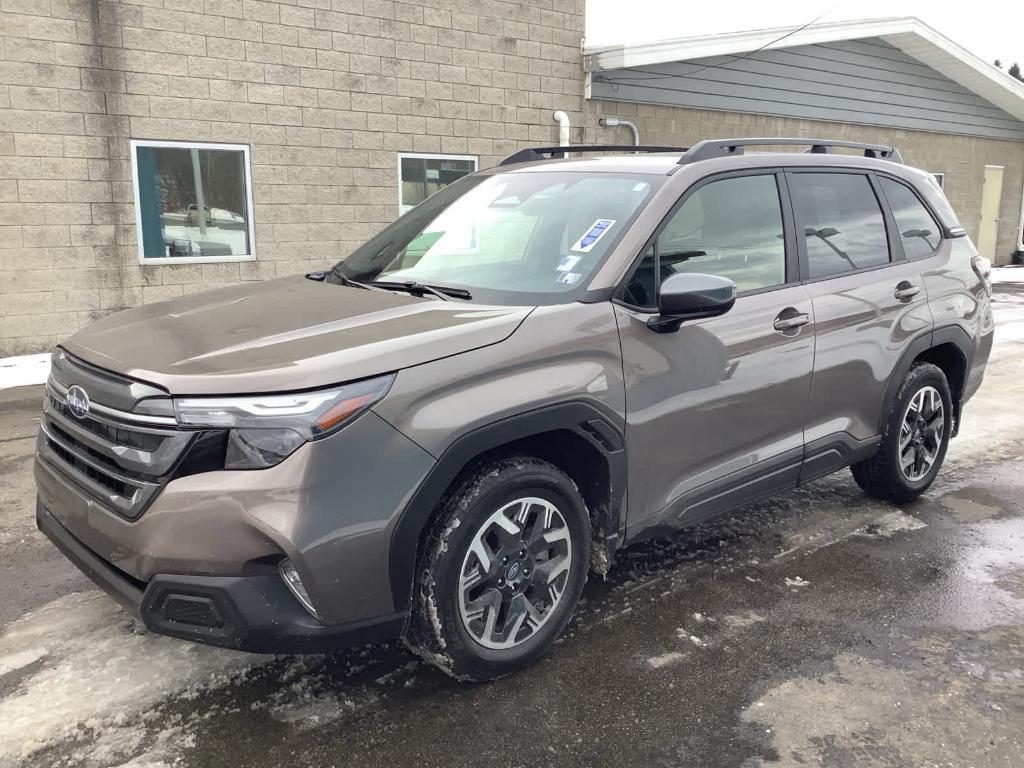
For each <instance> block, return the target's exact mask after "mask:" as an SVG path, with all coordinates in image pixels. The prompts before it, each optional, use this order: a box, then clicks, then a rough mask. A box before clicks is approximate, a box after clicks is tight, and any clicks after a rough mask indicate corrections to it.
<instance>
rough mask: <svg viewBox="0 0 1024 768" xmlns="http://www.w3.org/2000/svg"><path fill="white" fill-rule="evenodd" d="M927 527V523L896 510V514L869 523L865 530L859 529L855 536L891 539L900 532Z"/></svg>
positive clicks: (889, 514)
mask: <svg viewBox="0 0 1024 768" xmlns="http://www.w3.org/2000/svg"><path fill="white" fill-rule="evenodd" d="M927 527H928V524H927V523H925V522H923V521H921V520H918V519H917V518H916V517H911V516H910V515H908V514H906V513H905V512H900V511H899V510H896V511H895V512H889V513H888V514H885V515H882V516H881V517H880V518H878V519H877V520H876V521H875V522H873V523H869V524H868V525H865V526H864V527H863V528H858V529H857V530H856V531H854V533H853V535H854V536H868V537H871V538H889V537H891V536H892V535H893V534H895V533H899V532H900V531H916V530H918V529H920V528H927Z"/></svg>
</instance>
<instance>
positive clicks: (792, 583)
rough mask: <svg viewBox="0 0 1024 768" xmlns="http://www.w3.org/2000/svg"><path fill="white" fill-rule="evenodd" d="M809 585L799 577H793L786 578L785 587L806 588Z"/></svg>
mask: <svg viewBox="0 0 1024 768" xmlns="http://www.w3.org/2000/svg"><path fill="white" fill-rule="evenodd" d="M810 583H811V582H809V581H807V580H805V579H803V578H801V577H800V576H795V577H793V578H790V577H789V576H787V577H786V586H787V587H806V586H807V585H808V584H810Z"/></svg>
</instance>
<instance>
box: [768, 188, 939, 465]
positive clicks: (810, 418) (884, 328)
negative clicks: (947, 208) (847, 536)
mask: <svg viewBox="0 0 1024 768" xmlns="http://www.w3.org/2000/svg"><path fill="white" fill-rule="evenodd" d="M787 182H788V184H787V186H788V188H789V191H790V196H791V199H792V203H793V214H794V218H795V223H796V230H797V243H798V252H799V254H800V269H801V274H802V276H803V278H804V284H805V285H806V287H807V290H808V291H809V292H810V295H811V303H812V306H813V309H814V321H815V358H814V375H813V377H812V380H811V392H810V399H809V401H808V408H807V423H806V427H805V431H806V440H807V456H806V459H805V462H806V464H805V468H804V470H803V473H802V477H801V480H806V479H810V478H812V477H816V476H819V475H822V474H825V473H827V472H830V471H832V470H834V469H837V468H839V467H841V466H843V465H844V464H847V463H850V462H852V461H855V460H858V459H859V458H862V457H865V455H866V454H870V453H871V452H872V451H873V450H874V447H875V445H876V444H877V440H878V436H879V431H880V428H881V416H882V410H883V402H884V399H885V394H886V391H887V388H888V387H889V383H890V379H891V378H892V376H893V372H894V371H895V370H896V368H897V364H898V362H899V360H900V358H901V356H902V355H903V353H904V351H905V350H906V348H907V345H908V343H909V341H910V340H911V339H912V338H914V337H915V336H917V335H919V334H920V333H922V332H926V331H928V330H929V329H930V328H931V315H930V312H929V310H928V302H927V294H926V292H925V290H924V284H923V280H922V277H921V273H920V267H919V264H918V263H916V262H913V261H907V260H906V259H905V257H904V255H903V248H902V245H901V243H900V239H899V234H898V233H897V232H896V231H895V227H894V225H893V222H892V218H891V214H890V213H889V210H888V208H887V206H886V205H885V204H884V200H885V198H884V196H883V195H882V194H881V190H880V187H879V185H878V180H877V179H876V178H875V177H874V176H873V175H872V174H869V173H867V172H859V171H849V170H835V169H814V170H800V171H795V170H794V171H790V172H789V173H787ZM932 236H933V237H934V235H932Z"/></svg>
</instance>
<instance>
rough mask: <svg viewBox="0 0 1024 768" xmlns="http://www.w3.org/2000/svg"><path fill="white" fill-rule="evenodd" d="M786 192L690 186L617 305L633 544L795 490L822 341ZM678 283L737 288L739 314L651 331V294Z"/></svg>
mask: <svg viewBox="0 0 1024 768" xmlns="http://www.w3.org/2000/svg"><path fill="white" fill-rule="evenodd" d="M780 183H781V184H784V181H783V175H782V174H781V173H776V172H774V171H772V170H770V169H769V170H757V171H748V172H741V173H734V174H730V175H727V176H724V177H712V178H710V179H708V180H705V181H703V182H699V183H698V184H697V185H695V186H694V187H691V188H690V189H689V190H688V191H687V193H686V194H685V195H684V196H683V197H682V198H681V200H680V202H679V203H677V205H676V207H675V209H674V210H673V212H672V213H671V214H670V215H669V216H668V217H667V218H666V220H665V222H663V224H662V226H661V227H660V228H659V230H658V232H657V233H656V234H655V236H654V237H652V239H651V242H650V243H649V244H648V246H647V248H646V249H645V251H644V253H643V254H642V256H641V258H640V259H639V260H638V262H637V264H636V266H635V267H634V270H633V272H632V274H631V275H630V276H629V277H627V279H626V281H625V283H624V285H623V286H622V289H621V291H620V293H619V295H618V299H617V300H616V310H615V311H616V318H617V321H618V325H619V335H620V338H621V343H622V359H623V370H624V376H625V382H626V442H627V446H628V461H629V478H630V485H629V489H628V494H629V496H628V500H629V516H628V517H629V520H628V523H627V536H629V537H635V536H637V535H638V534H640V533H641V532H642V531H644V530H645V529H652V528H657V527H660V526H667V527H674V526H678V525H680V524H685V523H689V522H692V521H695V520H697V519H700V518H702V517H705V516H707V515H710V514H712V513H714V512H717V511H720V510H722V509H726V508H728V507H731V506H735V505H737V504H740V503H743V502H744V501H746V500H749V499H752V498H755V497H757V496H762V495H766V494H768V493H771V492H774V491H777V490H781V489H784V488H788V487H792V486H793V485H795V484H796V481H797V477H798V475H799V467H800V463H801V460H802V456H803V423H804V415H805V412H806V408H807V397H808V394H809V392H810V381H811V370H812V362H813V355H814V339H813V324H812V323H811V322H810V321H811V301H810V296H809V294H808V293H807V290H806V289H805V288H804V287H803V286H801V285H799V283H798V282H797V280H798V266H797V259H796V251H795V240H794V239H793V238H792V237H791V236H790V235H789V234H787V232H786V230H787V229H791V227H784V225H783V222H784V221H785V220H788V219H789V210H788V207H787V206H786V205H784V204H783V201H784V200H786V198H785V196H783V195H780ZM678 271H688V272H703V273H710V274H716V275H721V276H725V277H729V278H731V279H732V280H734V281H735V282H736V284H737V288H738V298H737V300H736V303H735V305H734V307H733V308H732V309H731V310H730V311H729V312H728V313H726V314H725V315H722V316H720V317H717V318H711V319H706V320H699V321H689V322H685V323H683V324H682V326H681V327H679V329H678V330H677V331H675V332H672V333H657V332H655V331H653V330H651V329H650V328H649V327H648V326H647V321H648V319H650V317H651V316H652V314H654V313H655V311H656V310H655V306H656V296H657V287H658V285H659V284H660V282H661V281H662V280H663V279H664V278H665V277H667V276H669V275H671V274H672V273H673V272H678ZM648 532H649V531H648Z"/></svg>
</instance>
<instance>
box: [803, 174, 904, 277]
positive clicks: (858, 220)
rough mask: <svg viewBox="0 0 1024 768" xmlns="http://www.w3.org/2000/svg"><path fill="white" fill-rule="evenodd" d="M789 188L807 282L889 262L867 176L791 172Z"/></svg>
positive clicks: (879, 212) (882, 223)
mask: <svg viewBox="0 0 1024 768" xmlns="http://www.w3.org/2000/svg"><path fill="white" fill-rule="evenodd" d="M789 186H790V194H791V196H792V200H793V213H794V215H795V217H796V228H797V236H798V237H799V238H800V239H801V240H802V241H803V244H804V248H805V253H806V254H807V266H806V271H807V276H808V277H809V278H811V279H814V278H817V277H828V276H832V275H840V274H843V273H844V272H853V271H855V270H858V269H865V268H867V267H876V266H879V265H882V264H887V263H888V262H889V261H890V256H889V240H888V237H887V235H886V232H885V219H884V218H883V216H882V208H881V206H880V205H879V203H878V198H877V197H876V196H875V192H874V189H872V187H871V182H870V181H869V180H868V177H867V176H865V175H861V174H855V173H793V174H791V175H790V176H789Z"/></svg>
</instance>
